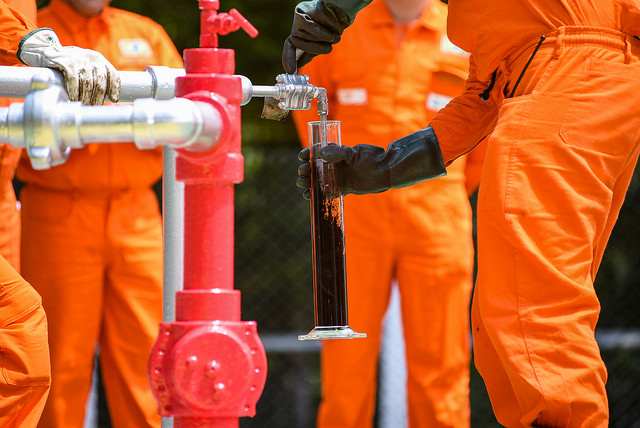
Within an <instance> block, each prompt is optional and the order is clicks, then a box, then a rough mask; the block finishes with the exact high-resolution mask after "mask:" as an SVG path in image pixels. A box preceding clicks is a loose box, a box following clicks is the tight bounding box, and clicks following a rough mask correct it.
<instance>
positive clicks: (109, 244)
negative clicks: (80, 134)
mask: <svg viewBox="0 0 640 428" xmlns="http://www.w3.org/2000/svg"><path fill="white" fill-rule="evenodd" d="M20 199H21V201H22V204H23V207H24V208H25V209H24V210H23V211H22V224H23V240H22V250H23V251H24V252H25V253H26V254H29V257H23V258H22V268H23V272H24V274H25V276H27V275H28V278H30V280H31V282H32V283H33V284H34V287H35V288H36V290H37V291H38V292H39V293H40V294H41V295H42V299H43V301H44V302H46V310H47V314H48V315H49V316H50V317H52V318H55V319H56V320H57V322H56V323H51V324H50V325H49V337H50V343H51V344H50V346H51V353H52V354H55V355H56V358H55V359H52V364H53V366H52V372H53V373H54V377H53V379H52V388H51V393H50V396H49V401H48V403H47V407H46V409H45V411H44V413H43V416H42V421H41V426H64V427H82V426H83V420H84V408H85V404H86V400H87V396H88V394H89V390H90V387H91V378H92V374H93V356H94V354H95V349H94V344H95V343H96V342H97V343H98V344H99V346H100V352H99V357H100V363H101V366H102V367H103V369H104V370H105V372H106V373H109V374H110V375H109V376H107V377H105V378H104V379H103V380H104V383H105V389H106V390H110V391H118V394H110V395H108V396H107V402H108V404H109V407H110V408H112V409H120V411H118V412H112V413H111V414H110V417H111V420H112V423H113V425H114V426H115V427H143V426H159V424H160V417H159V416H158V414H157V404H156V403H155V400H154V398H153V396H152V395H151V394H150V393H149V385H148V382H147V378H146V377H142V376H140V375H139V374H140V373H146V366H147V362H148V359H149V353H150V351H151V347H152V345H153V342H154V340H155V337H156V336H157V333H158V324H159V323H160V322H161V320H162V242H161V240H162V233H161V218H160V212H159V209H158V204H157V200H156V196H155V194H154V193H153V191H152V190H151V189H149V188H141V189H135V190H129V191H121V192H113V193H112V194H102V195H100V194H97V192H92V193H91V194H84V195H83V194H79V193H73V192H56V191H53V190H45V189H42V188H40V187H37V186H33V185H27V186H25V187H24V188H23V190H22V192H21V196H20ZM88 237H92V239H88ZM45 266H46V267H47V268H44V267H45ZM132 267H136V269H132ZM130 272H135V274H134V275H131V274H130ZM60 281H64V283H63V284H60ZM61 285H62V286H61ZM69 295H72V297H73V298H70V296H69ZM150 308H151V309H150ZM152 311H153V312H152ZM78 326H82V328H79V327H78ZM67 349H73V350H74V352H66V351H65V350H67ZM54 415H55V420H56V421H57V422H56V423H55V424H54V422H53V420H51V418H52V417H54Z"/></svg>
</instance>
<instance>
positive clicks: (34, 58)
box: [0, 1, 120, 105]
mask: <svg viewBox="0 0 640 428" xmlns="http://www.w3.org/2000/svg"><path fill="white" fill-rule="evenodd" d="M20 62H22V63H24V64H26V65H30V66H34V67H49V68H55V69H58V70H60V71H62V73H63V74H64V77H65V84H66V87H67V92H68V93H69V98H70V99H71V100H72V101H76V100H80V101H82V102H83V103H84V104H98V105H99V104H102V103H103V102H104V99H105V96H106V95H108V96H109V98H110V99H111V101H114V102H116V101H118V99H119V98H120V75H119V74H118V72H117V71H116V69H115V68H114V67H113V66H112V65H111V63H110V62H109V61H107V60H106V59H105V58H104V56H102V54H100V53H98V52H95V51H91V50H88V49H81V48H78V47H75V46H62V45H61V44H60V41H59V40H58V36H57V35H56V33H55V32H54V31H53V30H51V29H49V28H37V27H36V25H35V24H33V23H32V22H31V21H29V19H27V18H26V17H25V16H24V15H22V14H21V13H20V12H19V11H17V10H16V9H13V8H11V7H9V6H8V5H7V4H6V3H5V2H4V1H0V63H2V64H5V65H18V64H19V63H20Z"/></svg>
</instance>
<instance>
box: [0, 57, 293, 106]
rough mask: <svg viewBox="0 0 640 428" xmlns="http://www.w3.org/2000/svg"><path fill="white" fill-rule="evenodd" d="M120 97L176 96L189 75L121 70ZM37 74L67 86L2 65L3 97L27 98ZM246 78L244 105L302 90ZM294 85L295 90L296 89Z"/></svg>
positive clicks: (37, 70)
mask: <svg viewBox="0 0 640 428" xmlns="http://www.w3.org/2000/svg"><path fill="white" fill-rule="evenodd" d="M118 73H119V74H120V100H119V102H131V101H134V100H137V99H139V98H154V99H157V100H168V99H171V98H173V97H174V96H175V79H176V78H177V77H181V76H184V75H185V70H184V69H182V68H170V67H164V66H157V65H151V66H148V67H147V68H145V70H144V71H119V72H118ZM35 76H40V78H41V79H43V80H49V81H51V82H53V84H55V85H57V86H59V87H61V88H63V87H64V77H63V75H62V72H60V71H58V70H54V69H51V68H44V67H11V66H0V98H25V97H26V96H27V94H28V93H29V92H30V91H31V81H32V79H33V78H34V77H35ZM236 76H237V77H239V78H240V79H241V81H242V102H241V103H240V105H241V106H244V105H247V104H248V103H249V101H251V100H252V99H253V98H276V99H280V98H286V97H288V96H289V91H290V90H293V89H296V90H297V89H299V87H298V86H290V87H289V88H287V87H284V86H283V85H282V84H279V85H275V86H256V85H253V84H252V83H251V80H249V78H248V77H246V76H242V75H236ZM292 88H293V89H292Z"/></svg>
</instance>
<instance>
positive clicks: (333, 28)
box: [282, 0, 372, 74]
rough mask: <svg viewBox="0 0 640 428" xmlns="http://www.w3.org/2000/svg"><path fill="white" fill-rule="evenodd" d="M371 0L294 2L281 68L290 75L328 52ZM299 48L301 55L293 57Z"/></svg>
mask: <svg viewBox="0 0 640 428" xmlns="http://www.w3.org/2000/svg"><path fill="white" fill-rule="evenodd" d="M371 1H372V0H311V1H305V2H302V3H298V5H297V6H296V8H295V11H294V14H293V25H292V27H291V35H290V36H289V37H287V39H286V40H285V42H284V48H283V50H282V66H283V67H284V70H285V71H286V72H287V73H289V74H293V73H295V72H296V71H297V69H298V68H300V67H302V66H303V65H305V64H307V63H308V62H310V61H311V59H312V58H313V57H314V56H316V55H321V54H327V53H329V52H331V49H332V45H334V44H335V43H338V42H339V41H340V36H341V35H342V32H343V31H344V29H345V28H347V27H348V26H349V25H351V24H352V23H353V20H354V19H355V17H356V14H357V13H358V12H359V11H360V10H361V9H362V8H363V7H365V6H366V5H368V4H369V3H371ZM296 49H299V50H300V51H301V52H300V53H301V55H300V56H299V57H298V56H297V55H296Z"/></svg>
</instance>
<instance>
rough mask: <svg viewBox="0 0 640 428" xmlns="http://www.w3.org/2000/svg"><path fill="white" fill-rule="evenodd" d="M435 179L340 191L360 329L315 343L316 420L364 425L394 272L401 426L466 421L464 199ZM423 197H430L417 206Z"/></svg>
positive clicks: (460, 190) (353, 309) (468, 262)
mask: <svg viewBox="0 0 640 428" xmlns="http://www.w3.org/2000/svg"><path fill="white" fill-rule="evenodd" d="M443 180H446V179H443ZM443 180H440V181H438V180H434V181H429V182H424V183H420V184H417V185H415V186H411V187H406V188H403V189H395V190H390V191H388V192H385V193H381V194H375V195H360V196H347V197H346V198H345V201H344V205H345V207H344V222H345V245H346V249H347V250H346V263H347V288H348V290H347V292H348V300H349V306H348V310H349V325H350V326H351V327H352V328H353V329H354V330H356V331H358V332H365V333H366V334H367V337H366V338H365V339H354V340H339V341H332V340H328V341H324V342H323V343H322V346H323V349H322V353H321V366H322V370H321V374H322V403H321V405H320V409H319V412H318V426H319V427H323V428H344V427H349V428H356V427H357V428H370V427H371V426H372V425H373V416H374V413H375V399H376V390H377V382H376V380H377V368H378V357H379V352H380V343H381V334H382V331H381V330H382V321H383V318H384V314H385V312H386V309H387V306H388V303H389V298H390V293H391V285H392V280H393V279H394V278H397V281H398V287H399V291H400V297H401V308H402V321H403V330H404V335H405V341H404V342H405V347H406V361H407V404H408V406H407V407H408V417H409V426H411V427H456V428H461V427H468V426H469V418H470V414H469V413H470V410H469V364H470V351H469V348H470V343H469V342H470V334H469V316H468V314H469V301H470V295H471V287H472V270H473V242H472V238H471V207H470V205H469V202H468V197H467V194H466V190H465V187H464V185H463V184H462V183H461V182H458V181H453V182H446V181H443ZM425 197H429V198H431V199H430V200H429V204H426V206H425V201H424V198H425ZM438 205H440V206H441V208H442V209H433V207H434V206H438ZM372 213H375V215H372Z"/></svg>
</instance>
